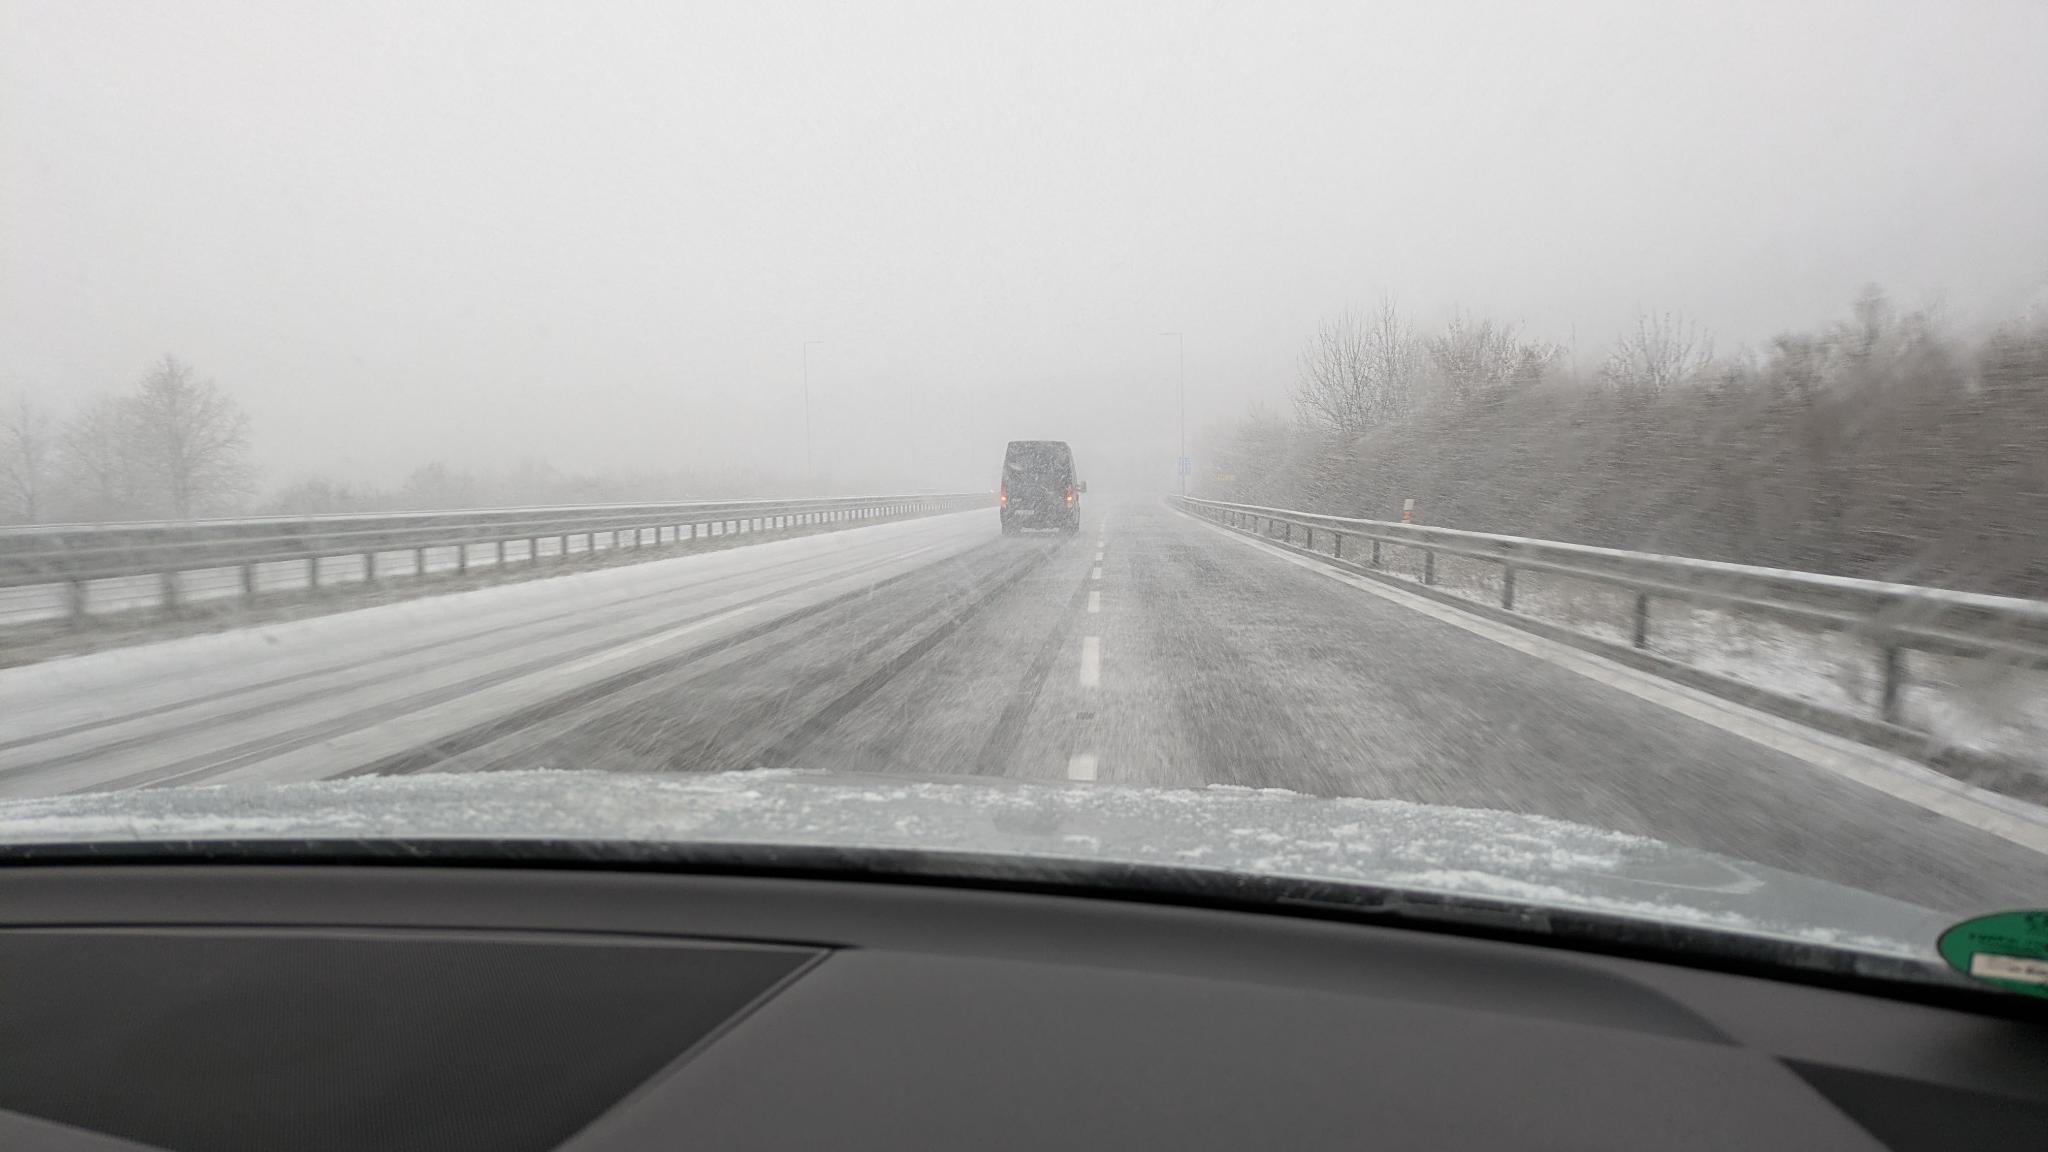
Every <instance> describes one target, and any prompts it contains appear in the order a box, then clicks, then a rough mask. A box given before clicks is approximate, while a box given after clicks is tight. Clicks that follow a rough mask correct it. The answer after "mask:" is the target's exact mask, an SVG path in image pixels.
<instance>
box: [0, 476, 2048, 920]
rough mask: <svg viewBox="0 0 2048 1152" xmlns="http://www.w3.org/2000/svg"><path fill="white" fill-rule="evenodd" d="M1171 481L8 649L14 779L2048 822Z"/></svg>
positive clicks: (1618, 816) (1934, 891)
mask: <svg viewBox="0 0 2048 1152" xmlns="http://www.w3.org/2000/svg"><path fill="white" fill-rule="evenodd" d="M1455 615H1456V614H1455V613H1453V612H1451V611H1449V610H1446V609H1441V608H1438V609H1437V610H1436V611H1434V612H1431V611H1424V610H1421V609H1420V608H1419V607H1418V606H1417V605H1413V604H1407V603H1403V602H1401V601H1400V598H1399V596H1398V594H1395V595H1387V594H1375V593H1373V592H1370V591H1368V590H1365V589H1361V588H1358V587H1354V586H1352V585H1351V584H1349V583H1346V582H1345V581H1343V580H1341V579H1336V578H1332V577H1331V575H1330V574H1329V573H1328V572H1327V571H1323V570H1319V568H1318V566H1317V565H1316V564H1315V563H1314V562H1313V561H1310V560H1307V559H1304V558H1301V557H1295V556H1288V555H1282V554H1278V553H1277V550H1274V549H1271V548H1268V547H1265V546H1263V545H1260V544H1259V543H1257V542H1255V541H1251V540H1248V539H1246V538H1243V537H1238V536H1233V535H1231V534H1228V533H1226V532H1223V531H1222V530H1220V529H1216V528H1213V527H1211V526H1209V525H1206V524H1203V523H1201V522H1199V521H1197V520H1195V519H1193V518H1191V517H1188V516H1184V515H1181V514H1179V513H1176V512H1173V511H1171V510H1169V509H1167V508H1165V507H1163V506H1162V505H1160V504H1158V503H1155V502H1151V501H1134V502H1129V503H1121V504H1108V503H1106V502H1102V501H1097V502H1096V503H1095V504H1094V505H1093V506H1091V507H1090V508H1089V509H1088V511H1087V518H1086V521H1085V523H1084V526H1083V530H1082V533H1081V534H1080V535H1079V536H1078V537H1068V536H1043V537H1031V536H1026V537H1004V536H1001V535H1000V534H999V533H998V531H997V519H996V515H995V513H994V511H993V510H984V511H975V512H967V513H959V514H955V515H948V516H938V517H931V518H928V519H921V520H913V521H906V522H898V523H891V524H885V525H879V526H876V527H871V528H863V529H856V530H852V531H847V532H841V533H834V534H831V535H826V536H814V537H806V538H799V539H791V540H784V541H779V542H775V543H769V544H762V545H759V546H756V547H752V548H745V549H739V550H734V551H729V552H718V553H709V554H702V555H695V556H684V557H679V558H676V559H673V560H663V561H657V562H652V563H648V564H643V565H636V566H633V567H627V568H616V569H608V570H599V571H589V572H582V573H576V574H572V575H566V576H562V577H560V578H557V579H552V580H544V581H537V582H533V583H527V584H517V585H508V586H503V587H496V588H487V589H481V590H477V591H472V592H466V593H460V594H455V595H450V596H445V597H439V598H434V599H428V600H417V601H410V602H406V603H400V604H388V605H383V606H379V607H374V608H367V609H362V610H359V611H354V612H345V613H340V614H337V615H333V616H326V617H320V618H316V619H310V620H299V621H294V622H290V623H283V624H277V625H273V626H267V627H260V628H250V629H246V630H242V631H236V632H228V633H221V634H216V635H208V636H197V637H189V638H185V639H179V640H174V641H168V642H164V643H160V644H154V645H149V646H146V647H140V648H131V649H126V650H122V651H114V652H102V653H96V654H93V655H88V656H81V657H76V658H71V659H66V660H57V661H51V662H47V663H43V664H37V665H31V666H26V667H21V668H14V669H8V670H4V671H0V796H38V795H51V794H56V793H61V792H71V791H90V790H100V789H117V788H138V787H160V786H167V785H179V784H200V783H253V782H281V781H296V780H312V779H320V778H326V777H334V776H344V775H360V774H365V773H411V772H422V771H462V772H488V771H492V770H497V769H506V768H533V767H555V768H575V769H605V770H615V771H628V772H702V771H713V770H721V769H731V768H748V767H758V766H778V767H796V768H821V769H831V770H841V771H859V772H889V773H917V774H932V775H944V776H977V775H980V776H1000V777H1014V778H1021V779H1029V780H1046V781H1069V782H1082V783H1076V784H1074V786H1076V787H1084V786H1089V783H1090V782H1092V783H1093V785H1095V786H1106V785H1144V786H1198V785H1204V784H1227V785H1242V786H1250V787H1272V788H1287V789H1294V790H1297V791H1302V792H1308V793H1315V794H1322V795H1349V796H1370V797H1387V798H1396V799H1404V800H1416V801H1422V802H1427V803H1440V804H1451V805H1459V806H1467V807H1479V808H1499V809H1507V810H1512V811H1516V812H1528V813H1537V814H1541V815H1546V816H1554V817H1558V818H1562V819H1566V820H1574V821H1578V822H1581V823H1585V824H1591V825H1595V826H1598V827H1603V828H1612V829H1618V830H1621V831H1626V832H1635V833H1640V834H1643V835H1648V836H1653V837H1656V838H1658V839H1662V840H1668V841H1672V842H1676V843H1682V844H1687V845H1691V846H1695V847H1699V848H1704V849H1707V850H1710V851H1716V852H1722V853H1725V854H1728V855H1731V856H1735V857H1739V858H1743V859H1749V860H1755V861H1759V862H1762V863H1766V864H1771V865H1776V866H1778V867H1782V868H1788V869H1791V870H1794V871H1798V872H1803V873H1807V874H1809V875H1814V876H1819V877H1823V878H1826V879H1830V880H1835V881H1838V882H1842V883H1846V884H1850V885H1854V886H1857V887H1860V888H1865V889H1868V890H1871V891H1876V892H1882V893H1885V894H1887V895H1893V896H1897V897H1900V898H1903V899H1907V900H1913V901H1917V902H1920V903H1925V904H1932V905H1936V906H1941V907H1948V908H1961V907H1965V906H1973V905H1980V904H1981V905H1987V906H1988V905H1997V904H2006V903H2013V902H2019V901H2026V900H2032V901H2036V902H2038V898H2039V896H2040V894H2041V893H2042V892H2044V891H2048V821H2044V820H2042V819H2040V818H2039V814H2038V811H2037V810H2032V809H2028V808H2026V806H2024V805H2020V804H2019V803H2018V802H2013V801H2007V802H2005V803H2004V806H2003V807H2000V806H1998V805H1996V804H1993V803H1987V802H1982V801H1980V800H1978V799H1973V798H1971V797H1969V796H1966V795H1961V794H1959V793H1955V792H1954V791H1953V790H1947V791H1944V790H1942V789H1940V788H1938V787H1930V786H1929V784H1928V781H1927V780H1926V779H1925V778H1924V777H1925V776H1926V775H1931V774H1925V773H1924V770H1922V775H1917V776H1916V775H1915V773H1914V770H1913V768H1912V766H1909V765H1905V764H1902V763H1897V762H1892V761H1888V760H1886V759H1885V758H1884V757H1883V756H1881V755H1880V754H1877V753H1872V752H1865V751H1861V750H1858V749H1855V748H1854V747H1853V746H1848V745H1845V744H1842V743H1840V742H1828V741H1826V740H1823V739H1822V738H1818V737H1806V736H1802V735H1801V734H1800V733H1799V732H1798V731H1796V730H1794V729H1792V728H1791V726H1790V725H1788V724H1785V723H1783V722H1776V723H1774V724H1767V725H1765V726H1763V727H1758V726H1757V725H1758V724H1759V723H1760V721H1759V720H1758V719H1757V718H1755V717H1753V716H1750V715H1749V714H1746V713H1743V712H1742V710H1740V709H1734V708H1732V707H1729V706H1725V705H1720V704H1714V703H1712V702H1706V703H1703V702H1702V700H1701V699H1696V698H1694V697H1693V696H1691V695H1690V694H1688V693H1687V692H1686V690H1684V689H1679V688H1675V687H1668V688H1659V687H1657V686H1655V685H1649V686H1645V685H1644V684H1642V683H1639V682H1636V681H1640V680H1641V679H1642V678H1641V677H1637V678H1636V681H1629V680H1626V679H1622V678H1617V677H1615V676H1613V675H1609V674H1608V671H1607V670H1603V669H1602V668H1600V667H1599V666H1598V662H1597V661H1594V662H1593V663H1592V664H1587V663H1586V661H1588V660H1591V659H1592V658H1589V657H1584V656H1583V655H1581V656H1579V657H1577V658H1576V659H1577V661H1578V662H1577V663H1574V662H1573V659H1572V658H1571V657H1568V656H1564V655H1560V654H1558V653H1553V652H1549V651H1546V650H1545V649H1544V648H1543V647H1542V645H1541V644H1538V643H1514V642H1508V641H1509V639H1511V638H1508V639H1504V638H1503V637H1501V636H1496V635H1490V634H1488V633H1487V632H1486V631H1485V630H1484V629H1475V628H1473V627H1471V626H1469V624H1468V623H1461V622H1460V621H1458V620H1456V619H1454V618H1453V617H1455Z"/></svg>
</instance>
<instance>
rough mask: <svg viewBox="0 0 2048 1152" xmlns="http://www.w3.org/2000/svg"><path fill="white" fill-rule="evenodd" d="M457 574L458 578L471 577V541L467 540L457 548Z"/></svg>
mask: <svg viewBox="0 0 2048 1152" xmlns="http://www.w3.org/2000/svg"><path fill="white" fill-rule="evenodd" d="M455 574H456V575H457V576H467V575H469V541H467V540H465V541H463V542H462V543H460V544H457V545H456V546H455Z"/></svg>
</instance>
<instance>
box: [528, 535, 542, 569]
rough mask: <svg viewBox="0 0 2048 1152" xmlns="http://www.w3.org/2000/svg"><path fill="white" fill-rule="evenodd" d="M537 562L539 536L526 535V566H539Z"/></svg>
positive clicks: (538, 559)
mask: <svg viewBox="0 0 2048 1152" xmlns="http://www.w3.org/2000/svg"><path fill="white" fill-rule="evenodd" d="M539 564H540V537H538V536H528V537H527V538H526V566H527V567H529V568H533V567H538V566H539Z"/></svg>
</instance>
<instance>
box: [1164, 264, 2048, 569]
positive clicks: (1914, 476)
mask: <svg viewBox="0 0 2048 1152" xmlns="http://www.w3.org/2000/svg"><path fill="white" fill-rule="evenodd" d="M1572 359H1573V358H1572V357H1571V356H1569V355H1568V354H1567V350H1566V349H1564V348H1562V347H1560V346H1558V345H1555V344H1551V343H1547V342H1545V341H1541V340H1534V339H1530V338H1528V337H1526V336H1525V335H1524V334H1523V333H1522V332H1521V331H1520V330H1518V329H1517V328H1516V327H1515V326H1514V325H1509V324H1500V323H1496V322H1494V321H1491V320H1487V319H1483V318H1475V317H1470V316H1463V315H1461V316H1458V317H1456V318H1454V319H1453V320H1452V321H1451V322H1450V323H1449V324H1448V325H1446V326H1445V327H1444V328H1443V329H1441V330H1439V331H1435V332H1418V331H1416V330H1415V329H1414V327H1413V326H1412V325H1411V324H1410V322H1409V321H1408V319H1407V318H1406V317H1404V316H1403V315H1402V314H1401V312H1400V310H1399V309H1398V308H1397V307H1396V306H1395V305H1394V304H1393V303H1392V302H1388V303H1386V304H1384V305H1383V306H1382V307H1381V308H1379V309H1378V310H1377V311H1375V312H1373V313H1371V314H1368V315H1358V314H1349V313H1347V314H1343V315H1339V316H1335V317H1332V318H1330V319H1329V320H1327V321H1325V322H1324V323H1323V324H1322V325H1321V326H1320V327H1319V329H1318V330H1317V332H1316V333H1315V334H1314V335H1313V336H1312V337H1310V339H1309V340H1308V341H1307V343H1306V345H1305V347H1304V349H1303V351H1302V355H1301V361H1300V368H1299V374H1298V380H1297V387H1296V392H1295V397H1294V399H1295V404H1294V411H1293V412H1292V414H1291V418H1289V417H1288V416H1283V415H1280V414H1276V413H1273V412H1270V411H1254V412H1253V413H1251V414H1250V415H1248V416H1247V417H1246V418H1244V419H1243V420H1241V421H1239V422H1238V423H1237V424H1236V425H1235V426H1233V427H1229V428H1225V429H1221V430H1219V431H1218V432H1217V433H1215V434H1214V435H1213V436H1212V442H1211V444H1210V445H1209V450H1208V453H1207V456H1208V463H1207V465H1206V466H1205V467H1204V468H1203V470H1202V471H1201V473H1199V474H1198V475H1197V477H1196V478H1195V491H1197V492H1198V493H1199V494H1201V495H1205V496H1211V497H1216V498H1221V499H1228V500H1235V501H1241V502H1245V503H1252V504H1263V505H1274V506H1281V507H1292V508H1299V509H1303V510H1311V511H1318V512H1324V513H1328V514H1333V515H1344V516H1357V517H1364V518H1368V519H1381V520H1392V519H1398V517H1399V509H1400V508H1401V503H1402V501H1403V500H1405V499H1413V500H1414V501H1415V502H1416V508H1417V517H1416V518H1417V519H1418V520H1420V521H1423V522H1427V523H1431V524H1439V525H1443V526H1446V527H1454V528H1464V529H1472V530H1477V531H1490V532H1504V533H1510V534H1515V535H1524V536H1538V537H1544V538H1548V539H1558V540H1569V541H1574V542H1578V543H1584V544H1594V545H1604V546H1608V547H1617V548H1629V549H1639V550H1644V551H1655V552H1665V553H1674V554H1679V555H1687V556H1697V557H1703V558H1708V559H1719V560H1731V561H1738V562H1744V563H1752V564H1764V565H1770V566H1774V567H1787V568H1799V569H1806V570H1811V571H1820V572H1832V573H1839V574H1844V575H1853V576H1864V577H1871V578H1877V579H1887V580H1899V581H1906V582H1912V583H1930V584H1941V585H1946V586H1953V587H1964V588H1974V589H1980V590H1985V591H1994V592H2004V593H2009V594H2013V595H2021V596H2032V597H2041V596H2048V316H2043V315H2034V316H2031V317H2028V318H2026V319H2023V320H2019V321H2015V322H2013V323H2011V324H2008V325H2006V326H2004V327H2001V328H1999V329H1997V330H1996V331H1994V332H1992V333H1990V334H1989V335H1988V336H1984V337H1980V338H1965V337H1961V336H1958V335H1956V334H1954V333H1951V332H1948V331H1946V330H1945V329H1944V328H1943V327H1942V326H1941V325H1940V324H1939V323H1938V322H1937V321H1936V319H1935V318H1933V317H1932V316H1930V315H1928V314H1927V313H1924V312H1918V311H1901V310H1900V309H1898V308H1897V307H1895V306H1894V305H1893V303H1892V302H1891V301H1890V300H1889V299H1887V298H1886V296H1885V295H1884V294H1883V293H1882V292H1880V291H1878V290H1876V289H1871V290H1868V291H1866V292H1865V294H1864V295H1863V296H1862V297H1860V298H1859V299H1858V300H1857V301H1855V303H1854V304H1853V305H1852V307H1851V309H1850V312H1849V315H1848V316H1847V317H1846V318H1844V319H1843V320H1841V321H1840V322H1838V323H1836V324H1833V325H1831V326H1829V327H1826V328H1824V329H1821V330H1818V331H1812V332H1794V333H1787V334H1784V335H1781V336H1779V337H1777V338H1776V339H1774V340H1772V341H1771V342H1770V343H1769V345H1768V346H1766V347H1763V348H1760V349H1742V350H1739V351H1736V352H1734V353H1732V354H1726V355H1719V354H1716V352H1715V350H1714V348H1713V346H1712V342H1711V341H1710V339H1709V338H1708V337H1707V335H1706V334H1705V333H1703V332H1701V331H1699V330H1698V329H1697V328H1696V327H1695V326H1693V325H1692V324H1690V323H1688V322H1687V321H1685V320H1684V319H1683V318H1682V317H1679V316H1676V315H1665V314H1646V315H1644V316H1642V317H1640V318H1639V319H1638V321H1637V322H1636V324H1635V325H1634V327H1632V328H1631V329H1630V330H1629V331H1628V332H1626V333H1624V334H1623V335H1621V336H1620V337H1619V338H1618V339H1616V340H1615V341H1614V343H1613V344H1612V345H1611V346H1609V347H1608V348H1607V349H1606V350H1605V352H1604V355H1603V356H1602V357H1601V358H1600V359H1599V360H1598V361H1597V362H1596V363H1594V364H1590V365H1587V366H1586V367H1585V368H1583V369H1582V368H1581V367H1579V366H1578V365H1575V364H1573V363H1572Z"/></svg>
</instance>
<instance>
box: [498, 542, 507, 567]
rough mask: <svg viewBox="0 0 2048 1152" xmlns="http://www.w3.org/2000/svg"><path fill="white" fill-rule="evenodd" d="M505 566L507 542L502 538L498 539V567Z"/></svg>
mask: <svg viewBox="0 0 2048 1152" xmlns="http://www.w3.org/2000/svg"><path fill="white" fill-rule="evenodd" d="M504 566H505V542H504V541H503V540H500V541H498V567H500V568H503V567H504Z"/></svg>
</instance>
